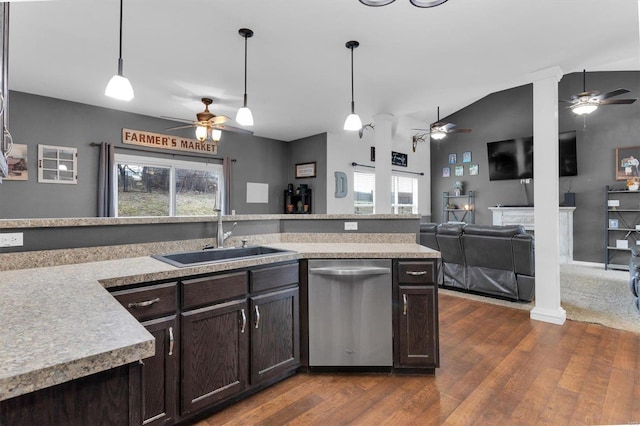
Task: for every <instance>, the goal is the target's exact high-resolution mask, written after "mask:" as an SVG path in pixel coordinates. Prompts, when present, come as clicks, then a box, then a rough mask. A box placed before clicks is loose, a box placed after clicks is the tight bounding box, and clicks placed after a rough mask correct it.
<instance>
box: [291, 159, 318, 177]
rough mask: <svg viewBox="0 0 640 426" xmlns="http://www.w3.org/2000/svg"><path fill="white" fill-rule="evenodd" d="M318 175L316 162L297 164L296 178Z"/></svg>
mask: <svg viewBox="0 0 640 426" xmlns="http://www.w3.org/2000/svg"><path fill="white" fill-rule="evenodd" d="M314 177H316V162H315V161H314V162H313V163H298V164H296V179H300V178H314Z"/></svg>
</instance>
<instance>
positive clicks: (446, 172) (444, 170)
mask: <svg viewBox="0 0 640 426" xmlns="http://www.w3.org/2000/svg"><path fill="white" fill-rule="evenodd" d="M449 176H451V167H443V168H442V177H449Z"/></svg>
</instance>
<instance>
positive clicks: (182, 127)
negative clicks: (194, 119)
mask: <svg viewBox="0 0 640 426" xmlns="http://www.w3.org/2000/svg"><path fill="white" fill-rule="evenodd" d="M189 127H194V126H193V124H189V125H187V126H175V127H169V128H167V129H165V130H178V129H188V128H189Z"/></svg>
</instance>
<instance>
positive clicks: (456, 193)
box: [453, 187, 637, 197]
mask: <svg viewBox="0 0 640 426" xmlns="http://www.w3.org/2000/svg"><path fill="white" fill-rule="evenodd" d="M636 188H637V187H636ZM453 194H454V195H455V196H456V197H459V196H460V190H459V189H454V190H453Z"/></svg>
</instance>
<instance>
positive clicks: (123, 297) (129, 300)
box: [111, 282, 178, 321]
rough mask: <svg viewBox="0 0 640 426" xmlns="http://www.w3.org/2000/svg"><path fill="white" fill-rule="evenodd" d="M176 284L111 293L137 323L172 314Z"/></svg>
mask: <svg viewBox="0 0 640 426" xmlns="http://www.w3.org/2000/svg"><path fill="white" fill-rule="evenodd" d="M176 286H177V283H175V282H172V283H166V284H157V285H151V286H147V287H140V288H134V289H131V290H121V291H115V292H113V293H111V294H112V295H113V297H115V298H116V300H117V301H118V302H120V303H121V304H122V306H124V307H125V308H127V310H128V311H129V312H130V313H131V315H133V316H134V317H136V319H137V320H138V321H145V320H148V319H151V318H155V317H159V316H162V315H167V314H171V313H174V312H175V311H176V309H177V307H178V304H177V302H176Z"/></svg>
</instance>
